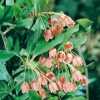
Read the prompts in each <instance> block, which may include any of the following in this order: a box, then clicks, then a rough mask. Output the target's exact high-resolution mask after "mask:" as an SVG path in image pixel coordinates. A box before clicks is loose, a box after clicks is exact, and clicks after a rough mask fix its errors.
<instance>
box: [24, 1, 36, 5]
mask: <svg viewBox="0 0 100 100" xmlns="http://www.w3.org/2000/svg"><path fill="white" fill-rule="evenodd" d="M34 2H35V1H34V0H26V3H27V5H28V6H30V5H34Z"/></svg>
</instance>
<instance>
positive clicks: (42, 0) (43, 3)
mask: <svg viewBox="0 0 100 100" xmlns="http://www.w3.org/2000/svg"><path fill="white" fill-rule="evenodd" d="M48 2H49V0H40V1H39V11H40V12H41V11H43V10H44V8H45V7H46V5H47V3H48Z"/></svg>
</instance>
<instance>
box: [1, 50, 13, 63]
mask: <svg viewBox="0 0 100 100" xmlns="http://www.w3.org/2000/svg"><path fill="white" fill-rule="evenodd" d="M13 56H14V53H13V52H10V51H6V50H0V62H5V61H7V60H9V59H10V58H11V57H13Z"/></svg>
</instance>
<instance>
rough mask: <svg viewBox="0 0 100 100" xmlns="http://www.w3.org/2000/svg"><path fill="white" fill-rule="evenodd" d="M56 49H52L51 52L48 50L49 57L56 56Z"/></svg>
mask: <svg viewBox="0 0 100 100" xmlns="http://www.w3.org/2000/svg"><path fill="white" fill-rule="evenodd" d="M56 53H57V51H56V48H52V49H51V50H49V57H55V56H56Z"/></svg>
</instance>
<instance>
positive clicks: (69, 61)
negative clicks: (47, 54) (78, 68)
mask: <svg viewBox="0 0 100 100" xmlns="http://www.w3.org/2000/svg"><path fill="white" fill-rule="evenodd" d="M65 58H66V62H67V63H71V62H72V58H73V56H72V54H71V53H67V54H66V57H65Z"/></svg>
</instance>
